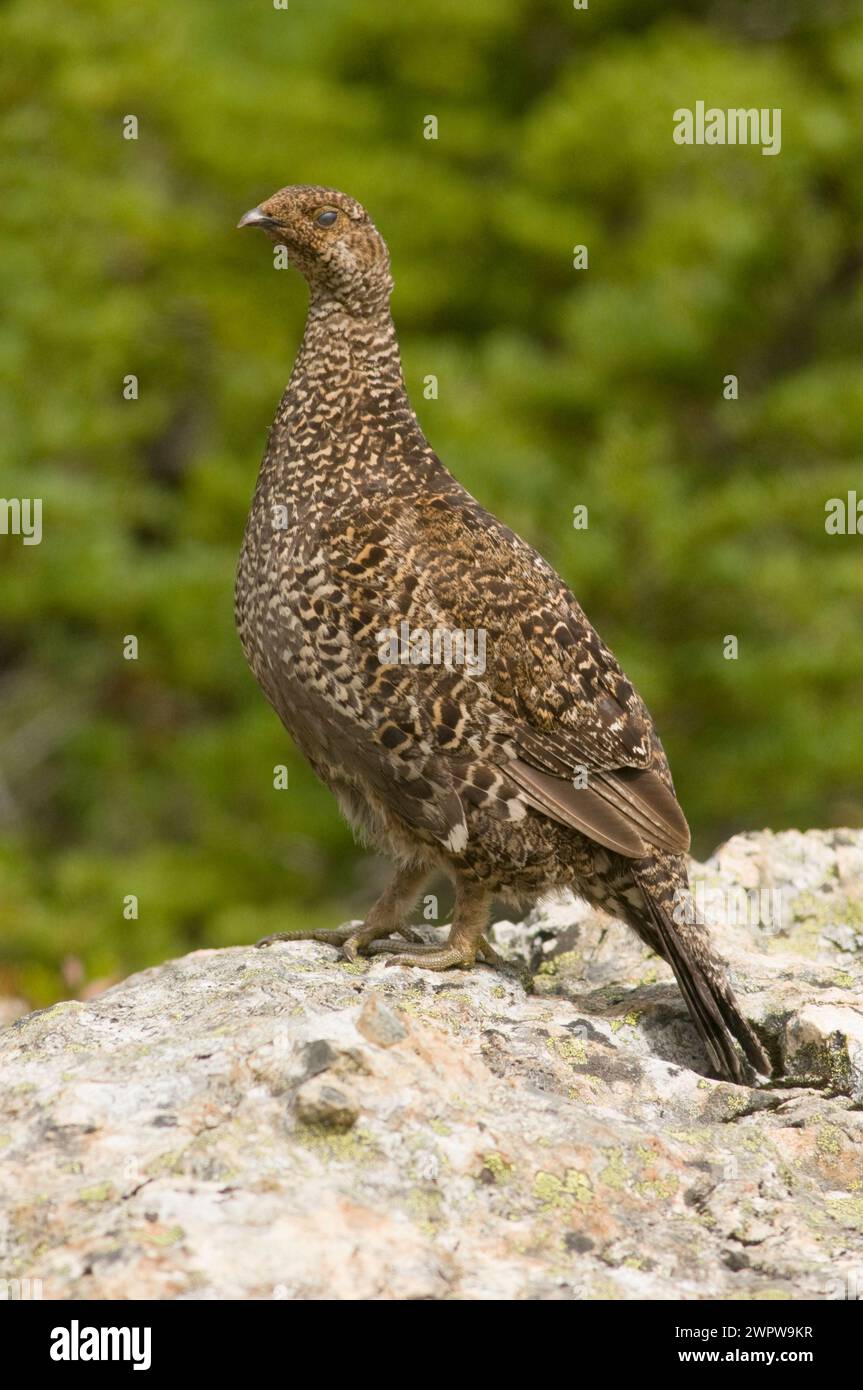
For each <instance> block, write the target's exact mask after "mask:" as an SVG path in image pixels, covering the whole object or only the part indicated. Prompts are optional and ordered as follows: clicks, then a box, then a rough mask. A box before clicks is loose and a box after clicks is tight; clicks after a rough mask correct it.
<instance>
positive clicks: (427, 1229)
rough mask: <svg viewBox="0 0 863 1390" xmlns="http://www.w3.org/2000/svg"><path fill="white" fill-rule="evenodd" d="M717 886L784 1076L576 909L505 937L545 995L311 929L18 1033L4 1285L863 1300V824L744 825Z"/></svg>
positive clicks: (186, 968)
mask: <svg viewBox="0 0 863 1390" xmlns="http://www.w3.org/2000/svg"><path fill="white" fill-rule="evenodd" d="M693 875H694V879H695V881H696V882H700V883H701V884H702V885H703V892H704V894H706V895H707V897H706V901H707V902H708V906H709V907H711V908H718V909H719V911H720V914H721V913H722V912H723V911H724V913H725V917H726V924H725V925H723V926H721V927H720V928H717V929H716V936H717V938H718V940H719V942H720V944H721V947H722V950H723V952H724V953H725V954H726V956H727V958H728V960H729V963H730V968H731V971H732V975H733V977H734V980H735V985H736V988H737V990H738V994H739V997H740V999H741V1002H742V1004H743V1007H744V1009H745V1010H746V1012H747V1013H748V1014H749V1015H750V1017H751V1018H752V1019H753V1021H754V1023H755V1026H756V1028H757V1029H758V1031H759V1032H760V1034H761V1036H762V1038H763V1040H764V1042H765V1044H766V1046H767V1047H768V1048H769V1049H770V1051H771V1053H772V1055H773V1056H774V1058H775V1060H776V1062H777V1064H778V1065H780V1066H784V1067H785V1069H786V1071H787V1072H788V1073H789V1074H790V1075H788V1076H786V1077H785V1078H784V1080H783V1079H782V1078H779V1079H778V1081H777V1083H776V1084H775V1085H773V1086H769V1087H763V1088H759V1089H757V1090H750V1089H748V1088H745V1087H740V1086H733V1085H730V1084H728V1083H727V1082H721V1081H715V1080H713V1079H712V1078H711V1077H710V1075H709V1073H708V1069H707V1063H706V1059H705V1056H704V1053H703V1051H702V1049H701V1046H700V1043H699V1040H698V1037H697V1035H696V1034H695V1032H694V1030H693V1028H692V1027H691V1025H690V1023H689V1020H688V1016H687V1014H686V1009H685V1006H684V1004H683V1001H682V999H681V998H680V994H679V991H678V990H677V987H676V985H675V983H674V981H673V979H672V977H671V972H670V971H669V970H668V968H667V967H666V966H665V965H664V963H663V962H661V961H658V960H657V959H656V958H655V957H653V956H651V955H650V953H649V952H648V951H647V950H646V949H645V948H644V947H642V945H641V943H640V942H639V941H638V940H637V939H636V938H635V937H634V936H633V935H632V934H631V933H630V932H629V931H628V930H627V929H626V928H625V927H623V926H622V925H620V924H619V923H616V922H613V921H611V920H610V919H609V918H606V917H603V916H601V915H600V914H598V913H595V912H592V911H589V910H588V909H586V908H585V907H584V906H583V905H580V904H577V903H574V902H572V900H560V901H559V902H557V903H555V904H552V905H549V906H547V907H545V908H542V909H539V910H537V911H535V912H534V913H532V914H531V916H530V917H529V918H528V919H527V921H526V922H525V923H521V924H514V923H503V924H499V925H498V927H497V929H496V939H497V943H498V945H499V947H501V949H503V950H504V952H505V953H507V954H509V955H510V956H511V958H512V959H513V960H514V961H516V960H521V961H530V962H532V963H533V965H534V968H535V969H536V976H535V982H534V993H533V994H527V993H525V991H524V989H523V988H522V986H521V984H520V983H519V981H518V980H517V979H515V978H513V977H512V976H511V975H509V974H506V975H503V974H500V973H498V972H496V971H494V970H492V969H490V968H488V967H485V966H482V967H479V968H477V969H476V970H475V971H473V972H470V973H467V972H450V973H447V974H442V975H433V974H427V973H425V972H423V971H420V970H417V969H409V970H404V969H387V967H386V964H385V959H383V958H380V957H376V958H373V959H371V960H370V961H363V962H360V963H359V964H356V965H355V964H351V963H349V962H346V961H342V960H339V959H338V958H337V956H336V952H335V950H334V949H332V948H330V947H327V946H323V945H319V944H316V943H314V942H300V941H298V942H291V943H285V944H280V945H274V946H272V947H271V948H270V949H269V950H267V951H256V950H255V949H253V948H245V947H244V948H237V949H234V950H222V951H198V952H195V953H194V954H192V955H189V956H186V957H185V958H183V959H182V960H178V961H171V962H168V963H167V964H165V965H162V966H159V967H156V968H155V969H152V970H148V971H145V972H144V973H143V974H140V975H137V976H133V977H132V978H131V979H129V980H126V981H125V982H124V983H122V984H120V985H117V986H115V987H114V988H112V989H110V990H109V991H107V992H106V993H105V994H102V995H101V996H99V997H98V998H95V999H92V1000H89V1001H87V1002H85V1003H78V1002H73V1003H66V1004H60V1005H58V1006H56V1007H55V1008H53V1009H47V1010H43V1011H40V1012H38V1013H35V1014H30V1015H28V1016H27V1017H25V1018H21V1019H18V1020H17V1021H15V1022H12V1023H10V1024H9V1025H8V1026H6V1027H5V1028H3V1029H2V1030H0V1192H2V1193H3V1194H4V1195H3V1198H2V1203H3V1205H2V1208H0V1270H2V1271H3V1277H4V1279H7V1280H14V1279H18V1280H21V1281H23V1280H26V1279H30V1280H35V1279H40V1280H41V1281H42V1291H43V1296H44V1297H45V1298H61V1299H70V1298H71V1299H75V1298H112V1299H117V1298H219V1299H225V1298H265V1299H270V1298H278V1299H281V1298H290V1299H363V1300H364V1299H471V1300H472V1299H505V1300H509V1299H596V1298H617V1299H633V1298H652V1299H699V1298H710V1299H714V1298H743V1299H752V1298H842V1297H848V1296H854V1297H856V1294H849V1290H850V1289H855V1290H856V1289H859V1288H863V1176H861V1173H863V1168H861V1161H860V1152H861V1140H863V1098H861V1066H862V1065H863V1064H861V1054H863V1033H861V1020H863V1004H861V998H863V990H861V972H860V959H861V937H863V833H861V832H851V831H833V832H810V833H809V834H807V835H801V834H797V833H796V832H787V833H784V834H780V835H771V834H769V833H767V832H764V833H763V834H759V835H749V836H740V837H738V838H737V839H735V840H732V841H731V842H730V843H729V844H728V845H725V846H723V847H722V849H720V850H719V851H718V853H717V854H716V855H715V856H714V857H713V858H712V859H711V860H709V861H708V863H707V864H705V865H703V866H697V865H696V866H693ZM738 889H746V890H748V892H749V897H748V898H744V899H741V900H740V901H737V900H736V899H735V893H736V890H738ZM711 893H712V894H717V893H720V894H722V895H723V896H721V897H718V898H716V899H715V900H714V901H712V903H711V902H710V901H709V894H711ZM762 894H764V895H765V896H764V897H763V900H762V896H761V895H762ZM770 895H772V896H770ZM747 903H748V904H749V906H750V907H753V905H754V909H757V910H753V911H751V912H746V911H743V910H741V911H740V912H738V914H737V920H736V921H734V922H732V923H731V924H727V918H728V916H729V913H730V912H731V911H732V908H735V909H736V908H738V907H741V906H742V907H745V906H746V904H747ZM762 909H763V910H762ZM803 1081H805V1082H806V1083H807V1084H801V1082H803ZM22 1286H23V1285H22Z"/></svg>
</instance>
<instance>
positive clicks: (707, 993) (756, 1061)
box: [635, 870, 772, 1085]
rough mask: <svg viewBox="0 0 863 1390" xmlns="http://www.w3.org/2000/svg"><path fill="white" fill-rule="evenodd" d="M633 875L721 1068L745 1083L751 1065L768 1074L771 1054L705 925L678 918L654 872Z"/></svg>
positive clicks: (698, 1025)
mask: <svg viewBox="0 0 863 1390" xmlns="http://www.w3.org/2000/svg"><path fill="white" fill-rule="evenodd" d="M635 878H636V881H637V882H638V886H639V888H640V889H641V893H642V896H643V898H644V903H645V907H646V910H647V915H648V917H649V919H650V926H651V927H652V928H653V931H652V932H651V933H649V935H650V937H651V938H653V937H654V936H655V937H656V938H657V939H658V943H659V945H660V948H661V952H662V955H663V956H664V957H665V959H666V960H667V961H668V964H669V965H670V966H671V968H672V970H673V971H674V974H675V977H676V979H677V983H678V985H679V986H680V992H681V994H682V995H683V997H684V999H685V1000H686V1003H687V1007H688V1009H689V1012H690V1015H691V1017H692V1021H693V1023H694V1024H695V1026H696V1028H697V1029H698V1031H699V1033H700V1034H701V1037H702V1039H703V1040H704V1045H705V1047H706V1048H707V1051H708V1053H709V1055H710V1059H711V1061H712V1062H713V1065H714V1066H715V1068H716V1070H717V1072H719V1073H720V1074H721V1075H722V1076H724V1077H725V1078H726V1079H727V1080H728V1081H736V1082H738V1083H739V1084H741V1085H748V1084H749V1083H750V1082H751V1080H752V1072H753V1071H754V1072H756V1073H758V1074H760V1075H762V1076H770V1075H771V1074H772V1067H771V1065H770V1060H769V1058H768V1057H767V1054H766V1053H765V1051H764V1048H763V1047H762V1046H761V1043H760V1042H759V1041H758V1038H757V1037H756V1036H755V1033H754V1031H753V1029H752V1027H751V1025H750V1024H749V1023H748V1022H747V1020H746V1019H745V1018H744V1017H743V1015H742V1013H741V1012H740V1006H739V1004H738V1003H737V1000H736V999H735V997H734V992H733V991H732V989H731V985H730V984H729V982H728V976H727V974H726V971H725V967H724V965H723V964H722V962H721V961H719V960H718V959H717V958H716V957H715V956H714V955H713V953H712V952H711V950H710V947H709V945H708V942H707V937H706V934H705V932H704V930H703V928H701V927H699V926H698V924H694V923H687V924H686V925H685V926H679V925H678V924H677V923H676V922H675V920H674V917H673V916H672V905H671V902H670V900H667V897H666V894H665V893H664V892H662V891H661V890H659V891H658V885H657V883H656V882H655V879H654V875H653V874H645V875H642V874H641V873H639V871H638V870H636V871H635ZM645 935H646V936H647V935H648V934H647V933H645ZM747 1064H748V1065H747ZM750 1068H751V1071H750Z"/></svg>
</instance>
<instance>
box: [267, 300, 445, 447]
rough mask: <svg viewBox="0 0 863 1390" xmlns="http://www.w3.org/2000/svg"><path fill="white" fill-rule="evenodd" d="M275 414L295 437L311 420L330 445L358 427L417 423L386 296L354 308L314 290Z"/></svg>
mask: <svg viewBox="0 0 863 1390" xmlns="http://www.w3.org/2000/svg"><path fill="white" fill-rule="evenodd" d="M279 418H281V419H283V420H284V422H285V424H287V425H290V427H291V432H292V434H293V435H294V437H299V436H300V435H301V434H302V433H303V432H304V431H305V430H306V429H307V428H311V426H312V425H313V424H314V423H315V422H317V423H318V425H319V430H320V435H321V443H322V444H324V443H326V444H327V446H328V447H330V448H331V447H332V446H333V444H334V443H336V442H337V441H338V439H339V438H340V437H345V438H349V437H350V436H351V435H352V434H353V435H355V434H356V432H357V431H358V429H359V428H361V427H364V428H365V429H366V430H371V431H373V432H376V431H379V430H382V429H386V430H390V429H392V428H394V427H396V428H401V429H402V430H405V429H406V428H407V427H408V426H412V427H413V429H414V430H418V426H417V424H416V417H415V415H414V413H413V410H412V409H411V405H410V401H409V400H408V396H407V391H406V389H405V382H404V376H403V373H402V364H401V355H400V353H399V345H398V340H397V338H396V331H395V326H394V324H393V320H392V316H391V314H390V310H389V304H388V303H386V302H385V303H383V304H381V305H379V306H378V307H376V308H374V309H373V310H372V311H371V312H367V313H362V314H359V313H351V312H349V311H347V310H346V309H345V308H344V306H343V305H342V304H340V303H339V302H337V301H335V300H332V299H327V298H325V297H315V296H313V298H312V301H311V303H310V305H309V314H308V318H307V320H306V328H305V332H304V334H303V341H302V344H301V346H300V351H299V354H298V356H297V360H296V362H295V364H294V370H293V372H292V373H291V379H290V381H289V383H288V387H287V390H286V392H285V395H284V398H283V400H282V405H281V408H280V411H279V416H277V421H278V420H279ZM325 436H326V439H325V438H324V437H325ZM310 443H312V444H313V443H314V440H313V439H312V440H310Z"/></svg>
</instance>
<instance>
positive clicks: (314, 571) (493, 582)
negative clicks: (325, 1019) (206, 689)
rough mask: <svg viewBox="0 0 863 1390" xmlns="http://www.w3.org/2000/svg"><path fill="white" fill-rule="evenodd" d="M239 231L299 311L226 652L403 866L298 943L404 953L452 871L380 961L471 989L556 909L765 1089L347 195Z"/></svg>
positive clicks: (560, 627) (724, 1061)
mask: <svg viewBox="0 0 863 1390" xmlns="http://www.w3.org/2000/svg"><path fill="white" fill-rule="evenodd" d="M239 225H240V226H241V227H261V228H263V229H264V230H265V231H266V232H267V234H268V235H269V237H270V239H271V240H272V241H273V242H274V243H279V244H283V245H284V246H286V247H287V250H288V259H289V262H290V263H291V264H293V265H294V266H296V267H297V268H298V269H299V270H300V271H302V273H303V275H304V276H305V277H306V279H307V281H308V283H309V288H310V294H311V298H310V305H309V313H308V320H307V323H306V328H305V333H304V335H303V341H302V346H301V348H300V353H299V356H298V357H297V360H296V363H295V365H294V370H293V372H292V374H291V379H290V382H289V383H288V387H287V389H286V391H285V394H284V396H283V397H282V401H281V404H280V405H279V408H278V411H277V413H276V418H275V420H274V422H273V425H272V428H271V430H270V434H269V440H268V443H267V448H266V452H265V454H264V459H263V462H262V464H261V470H260V475H259V478H258V485H257V489H256V491H255V495H254V499H253V502H252V507H251V512H250V514H249V519H248V523H247V526H246V532H245V537H244V541H243V548H242V553H241V556H240V562H239V569H238V573H237V587H236V616H237V626H238V629H239V633H240V639H241V641H242V644H243V648H244V650H245V653H246V656H247V658H248V661H249V664H250V665H251V667H252V670H253V672H254V674H255V676H256V677H257V680H258V682H259V684H260V686H261V688H262V690H263V692H264V694H265V695H266V697H267V699H268V700H269V701H270V703H271V704H272V706H273V708H274V709H275V711H276V713H277V714H278V715H279V717H280V719H281V720H282V722H283V724H284V725H285V727H286V728H287V729H288V730H289V732H290V733H291V734H292V736H293V738H294V739H295V741H296V743H297V745H298V746H299V748H300V749H301V751H302V752H303V754H304V755H305V757H306V758H307V759H308V760H309V762H310V763H311V765H312V767H313V768H314V770H315V772H316V773H317V775H318V776H319V777H320V778H321V779H322V780H323V781H324V782H325V783H326V784H327V786H329V787H330V788H331V789H332V791H333V792H334V794H335V796H336V797H337V799H338V801H339V804H340V806H341V808H342V810H343V812H344V813H345V815H346V816H347V817H348V819H349V820H350V822H351V823H352V825H353V826H354V828H355V829H356V830H357V831H358V832H359V834H360V835H361V836H363V837H364V838H365V839H366V840H368V841H370V842H372V843H373V844H374V845H376V846H377V847H378V848H379V849H381V850H382V851H384V852H385V853H387V854H389V855H390V856H391V857H392V859H393V860H394V861H395V863H396V866H397V867H396V872H395V876H394V878H393V879H392V882H391V883H390V885H389V887H388V888H387V889H386V891H385V892H384V894H383V895H382V897H381V898H380V899H379V900H378V901H377V902H376V903H375V904H374V906H373V907H372V908H371V910H370V911H369V914H368V916H367V918H366V920H365V923H364V924H363V926H362V927H361V928H360V929H357V930H352V929H350V928H339V929H336V930H334V931H333V932H332V933H314V934H313V935H316V936H317V938H318V939H320V940H329V941H332V942H334V943H335V944H337V945H340V946H342V948H343V950H344V952H345V954H346V955H347V956H349V957H351V958H353V957H354V956H355V955H356V953H357V952H358V951H363V950H371V951H378V950H384V951H392V950H394V949H395V946H394V943H392V942H391V941H390V940H388V938H390V937H392V936H393V934H401V935H402V936H403V937H407V938H408V942H409V943H411V942H412V933H411V932H410V931H409V929H408V928H407V927H406V926H405V916H406V914H407V913H408V912H409V911H410V909H411V907H412V906H413V904H414V902H415V900H416V898H417V895H418V893H419V891H420V889H421V886H422V884H423V882H424V880H425V879H426V878H427V877H428V875H429V873H430V872H431V871H432V870H435V869H443V870H445V872H446V873H447V874H448V875H449V876H450V878H451V879H452V880H453V882H454V886H455V907H454V913H453V921H452V928H451V931H450V934H449V938H448V941H447V942H446V944H445V945H442V946H428V945H422V944H411V945H410V946H409V949H407V950H405V949H403V948H400V949H399V953H398V954H396V955H395V956H394V959H393V960H392V961H391V962H390V963H391V964H408V965H422V966H426V967H427V968H430V969H433V970H444V969H447V968H448V967H450V966H470V965H472V964H473V963H474V961H475V960H476V959H477V958H479V959H480V960H486V961H496V959H497V958H496V956H495V954H494V952H493V951H492V949H491V947H490V946H489V944H488V942H487V941H486V939H485V936H484V933H485V930H486V924H487V921H488V916H489V912H490V905H491V899H492V895H493V894H499V895H502V896H503V897H506V898H511V899H515V900H516V901H519V902H525V901H529V900H531V899H534V898H536V897H538V896H540V895H541V894H542V893H544V892H548V891H549V890H552V889H555V888H561V887H564V886H568V887H571V888H572V889H573V890H574V891H575V892H576V893H577V894H579V895H581V896H582V897H584V898H586V899H588V900H589V901H590V902H591V903H594V904H597V905H599V906H601V907H603V908H605V909H607V910H608V911H609V912H610V913H612V914H615V915H617V916H619V917H622V918H623V919H624V920H625V921H626V922H628V923H629V925H630V926H631V927H632V928H633V929H634V930H635V931H636V932H637V933H638V935H639V936H640V937H641V938H642V940H644V941H645V942H647V943H648V945H650V946H651V947H652V948H653V950H654V951H656V952H657V953H658V954H659V955H661V956H663V957H664V958H665V960H667V961H668V962H669V964H670V965H671V967H672V969H673V970H674V973H675V975H676V977H677V981H678V983H679V985H680V988H681V990H682V992H683V995H684V997H685V999H686V1002H687V1004H688V1006H689V1010H690V1013H691V1015H692V1018H693V1021H694V1023H695V1025H696V1027H697V1028H698V1030H699V1032H700V1033H701V1036H702V1038H703V1039H704V1042H705V1044H706V1047H707V1050H708V1053H709V1055H710V1058H711V1061H712V1063H713V1065H714V1066H715V1068H716V1069H717V1071H718V1072H719V1073H721V1074H722V1075H724V1076H727V1077H729V1078H731V1079H733V1080H736V1081H745V1080H748V1079H751V1072H750V1070H749V1066H750V1065H751V1067H752V1068H754V1069H755V1071H757V1072H761V1073H765V1074H769V1071H770V1066H769V1063H768V1060H767V1058H766V1056H765V1054H764V1052H763V1050H762V1048H761V1045H760V1043H759V1042H758V1040H757V1038H756V1036H755V1034H754V1032H753V1031H752V1029H751V1027H750V1025H749V1024H748V1023H747V1021H746V1020H745V1019H744V1018H743V1016H742V1015H741V1013H740V1010H739V1007H738V1005H737V1002H736V1000H735V998H734V995H733V994H732V992H731V989H730V987H729V985H728V982H727V979H726V974H725V970H724V968H723V966H722V964H721V963H720V962H719V960H718V959H717V958H716V957H715V956H714V955H713V953H712V951H711V949H710V945H709V942H708V939H707V934H706V932H705V930H704V928H703V927H701V926H700V925H697V924H695V923H694V922H693V921H692V920H687V919H688V918H691V915H692V914H691V913H690V912H689V911H687V909H686V903H687V900H688V894H689V889H688V881H687V869H686V860H685V858H684V855H685V852H686V850H687V849H688V847H689V831H688V828H687V824H686V821H685V819H684V816H683V813H682V811H681V810H680V807H679V806H678V804H677V801H676V799H675V795H674V789H673V785H672V781H671V775H670V773H669V769H668V763H667V760H666V757H665V754H664V752H663V749H662V745H661V743H660V741H659V738H658V736H657V734H656V731H655V729H654V726H653V722H652V720H651V718H650V715H649V713H648V711H647V709H646V707H645V705H644V703H643V701H642V700H641V699H640V697H639V696H638V694H637V693H636V691H635V690H634V689H633V687H632V685H631V684H630V682H629V681H628V680H627V678H626V676H625V675H624V673H623V671H622V670H621V668H620V666H619V665H618V663H617V661H616V660H615V659H614V656H613V655H612V653H611V652H610V651H609V650H608V648H607V647H606V646H604V645H603V643H602V641H601V640H600V638H599V637H598V635H597V633H596V632H595V631H594V629H593V628H592V627H591V625H590V623H589V622H588V621H587V619H586V617H585V615H584V613H583V612H582V610H581V608H580V607H579V605H578V603H577V602H576V600H575V598H574V596H573V595H572V593H571V592H570V590H569V589H568V588H567V587H566V585H565V584H564V583H563V581H562V580H561V579H560V577H559V576H558V575H557V574H556V573H555V572H554V570H553V569H552V568H551V566H550V565H548V564H547V563H546V562H545V560H543V558H542V556H540V555H538V554H537V552H536V551H535V550H533V549H532V548H531V547H530V546H529V545H527V544H526V542H525V541H523V540H521V539H520V538H519V537H518V536H517V535H515V534H514V533H513V532H512V531H511V530H510V529H509V527H507V526H504V525H503V524H502V523H501V522H500V521H498V520H497V519H496V518H495V517H493V516H491V515H490V514H489V513H488V512H487V511H485V510H484V509H483V508H482V507H481V506H480V504H479V503H478V502H476V501H475V500H474V498H473V497H471V496H470V494H469V493H468V492H466V491H465V489H464V488H463V487H462V486H461V485H460V483H458V482H457V481H456V479H455V478H454V477H453V476H452V475H451V474H450V473H448V472H447V470H446V468H444V466H443V464H442V463H441V461H440V460H439V459H438V458H437V456H436V454H435V453H434V450H433V449H432V448H431V446H430V445H429V443H428V441H427V440H426V438H425V436H424V435H423V432H422V430H421V429H420V426H419V423H418V421H417V418H416V416H415V414H414V412H413V410H412V408H411V404H410V401H409V400H408V397H407V394H406V391H405V384H404V379H403V377H402V370H401V363H400V358H399V349H398V343H397V340H396V334H395V329H394V327H393V321H392V318H391V316H390V309H389V298H390V293H391V290H392V278H391V275H390V263H389V254H388V251H387V247H386V244H385V242H384V240H383V238H382V237H381V235H380V233H379V232H378V231H377V229H376V228H375V226H374V224H373V223H372V221H371V219H370V217H369V216H368V214H367V213H366V211H365V210H364V209H363V208H362V207H361V206H360V205H359V203H357V202H355V201H354V199H353V198H349V197H347V196H346V195H345V194H344V193H339V192H337V191H336V190H335V189H332V188H316V187H312V186H308V185H298V186H295V187H290V188H283V189H281V190H280V191H279V192H278V193H275V194H274V195H273V196H272V197H271V198H269V199H268V200H267V201H266V202H265V203H262V204H261V205H260V207H256V208H253V209H252V211H251V212H247V213H246V215H245V216H244V217H243V218H242V220H241V222H240V224H239ZM468 658H471V659H468ZM273 939H276V938H267V940H273ZM279 939H288V940H289V939H291V935H290V934H285V936H284V938H282V934H279Z"/></svg>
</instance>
